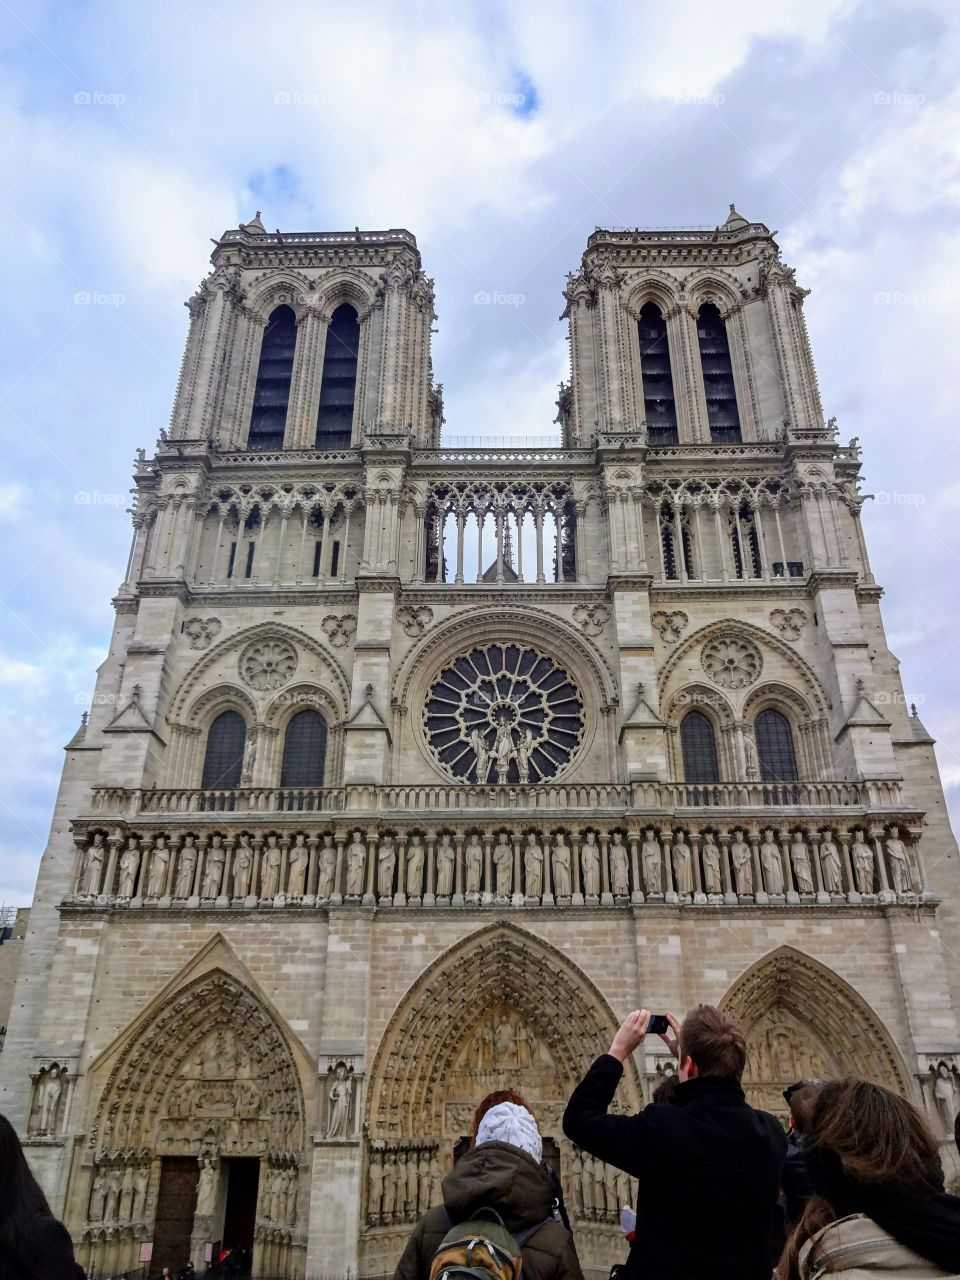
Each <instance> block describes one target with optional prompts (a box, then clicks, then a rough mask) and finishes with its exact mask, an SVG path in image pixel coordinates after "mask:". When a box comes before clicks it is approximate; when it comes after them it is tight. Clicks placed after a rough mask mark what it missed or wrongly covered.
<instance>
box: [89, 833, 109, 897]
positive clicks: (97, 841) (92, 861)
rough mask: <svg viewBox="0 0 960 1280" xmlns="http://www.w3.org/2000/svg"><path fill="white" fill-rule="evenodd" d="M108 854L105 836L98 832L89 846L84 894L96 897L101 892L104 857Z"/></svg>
mask: <svg viewBox="0 0 960 1280" xmlns="http://www.w3.org/2000/svg"><path fill="white" fill-rule="evenodd" d="M105 852H106V850H105V849H104V845H103V836H102V835H101V834H100V832H99V831H98V832H97V833H96V835H95V836H94V837H93V844H91V845H89V846H88V848H87V852H86V857H85V859H84V866H83V892H84V893H85V894H86V895H87V896H88V897H94V896H96V894H98V893H99V892H100V876H101V874H102V872H103V855H104V853H105Z"/></svg>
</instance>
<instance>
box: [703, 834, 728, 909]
mask: <svg viewBox="0 0 960 1280" xmlns="http://www.w3.org/2000/svg"><path fill="white" fill-rule="evenodd" d="M702 852H703V888H704V891H705V892H706V893H711V894H718V893H722V892H723V879H722V877H721V874H720V850H719V848H718V847H717V844H716V842H715V840H714V838H713V832H712V831H707V832H706V833H705V835H704V837H703V850H702Z"/></svg>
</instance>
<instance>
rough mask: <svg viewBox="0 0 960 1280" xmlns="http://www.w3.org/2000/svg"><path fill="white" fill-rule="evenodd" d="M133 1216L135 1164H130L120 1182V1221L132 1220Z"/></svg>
mask: <svg viewBox="0 0 960 1280" xmlns="http://www.w3.org/2000/svg"><path fill="white" fill-rule="evenodd" d="M132 1218H133V1165H132V1164H128V1165H127V1167H126V1168H125V1169H124V1171H123V1181H122V1182H121V1183H120V1221H121V1222H130V1221H131V1220H132Z"/></svg>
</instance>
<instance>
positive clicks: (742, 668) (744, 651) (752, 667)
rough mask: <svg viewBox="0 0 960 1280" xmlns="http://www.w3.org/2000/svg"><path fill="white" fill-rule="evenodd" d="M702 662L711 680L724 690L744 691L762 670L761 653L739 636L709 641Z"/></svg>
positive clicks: (757, 677)
mask: <svg viewBox="0 0 960 1280" xmlns="http://www.w3.org/2000/svg"><path fill="white" fill-rule="evenodd" d="M700 663H701V665H702V667H703V669H704V671H705V672H706V673H707V675H708V676H709V677H710V679H711V680H713V681H714V682H715V683H716V684H718V685H721V686H722V687H723V688H724V689H745V688H746V686H747V685H748V684H753V682H754V681H755V680H757V679H759V676H760V672H761V671H762V670H763V658H762V657H761V655H760V650H759V649H758V648H757V646H756V645H755V644H753V643H751V641H749V640H743V639H741V638H740V637H739V636H717V637H716V639H714V640H708V641H707V643H706V644H705V645H704V646H703V652H702V653H701V655H700Z"/></svg>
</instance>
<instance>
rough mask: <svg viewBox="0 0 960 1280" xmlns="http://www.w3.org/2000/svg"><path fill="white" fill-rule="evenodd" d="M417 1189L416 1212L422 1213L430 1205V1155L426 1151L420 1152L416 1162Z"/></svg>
mask: <svg viewBox="0 0 960 1280" xmlns="http://www.w3.org/2000/svg"><path fill="white" fill-rule="evenodd" d="M417 1174H418V1180H419V1184H420V1185H419V1189H418V1192H417V1212H418V1213H419V1214H424V1213H426V1212H427V1210H428V1209H429V1208H430V1207H431V1206H430V1156H429V1154H428V1153H427V1152H426V1151H421V1152H420V1159H419V1161H418V1162H417Z"/></svg>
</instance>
